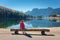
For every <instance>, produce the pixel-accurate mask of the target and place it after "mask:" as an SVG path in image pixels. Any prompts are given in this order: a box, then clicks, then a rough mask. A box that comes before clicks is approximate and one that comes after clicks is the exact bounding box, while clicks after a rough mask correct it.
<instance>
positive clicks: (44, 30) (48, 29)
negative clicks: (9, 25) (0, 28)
mask: <svg viewBox="0 0 60 40" xmlns="http://www.w3.org/2000/svg"><path fill="white" fill-rule="evenodd" d="M10 31H22V30H21V29H11V30H10ZM25 31H47V32H49V31H50V30H49V29H25Z"/></svg>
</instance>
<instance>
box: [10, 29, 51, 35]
mask: <svg viewBox="0 0 60 40" xmlns="http://www.w3.org/2000/svg"><path fill="white" fill-rule="evenodd" d="M10 31H14V33H15V34H18V31H22V30H21V29H11V30H10ZM25 31H41V35H45V32H50V30H49V29H26V30H25Z"/></svg>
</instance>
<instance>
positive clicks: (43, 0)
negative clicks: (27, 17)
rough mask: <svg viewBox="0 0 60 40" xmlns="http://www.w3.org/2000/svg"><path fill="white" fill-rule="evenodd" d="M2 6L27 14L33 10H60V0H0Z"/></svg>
mask: <svg viewBox="0 0 60 40" xmlns="http://www.w3.org/2000/svg"><path fill="white" fill-rule="evenodd" d="M0 6H4V7H7V8H11V9H13V10H18V11H23V12H26V11H28V10H32V9H33V8H39V9H40V8H48V7H52V8H60V0H0Z"/></svg>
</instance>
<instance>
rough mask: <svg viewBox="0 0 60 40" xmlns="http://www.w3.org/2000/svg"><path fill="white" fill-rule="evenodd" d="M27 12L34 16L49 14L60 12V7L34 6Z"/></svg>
mask: <svg viewBox="0 0 60 40" xmlns="http://www.w3.org/2000/svg"><path fill="white" fill-rule="evenodd" d="M26 13H27V14H30V15H33V16H49V15H55V14H60V8H56V9H53V8H51V7H48V8H45V9H38V8H33V9H32V11H27V12H26Z"/></svg>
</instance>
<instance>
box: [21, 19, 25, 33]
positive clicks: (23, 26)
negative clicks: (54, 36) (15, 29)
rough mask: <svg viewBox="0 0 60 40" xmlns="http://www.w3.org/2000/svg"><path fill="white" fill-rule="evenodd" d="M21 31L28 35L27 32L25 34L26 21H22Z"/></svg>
mask: <svg viewBox="0 0 60 40" xmlns="http://www.w3.org/2000/svg"><path fill="white" fill-rule="evenodd" d="M20 29H21V30H22V33H23V34H25V33H26V32H25V24H24V21H23V20H21V21H20Z"/></svg>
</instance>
